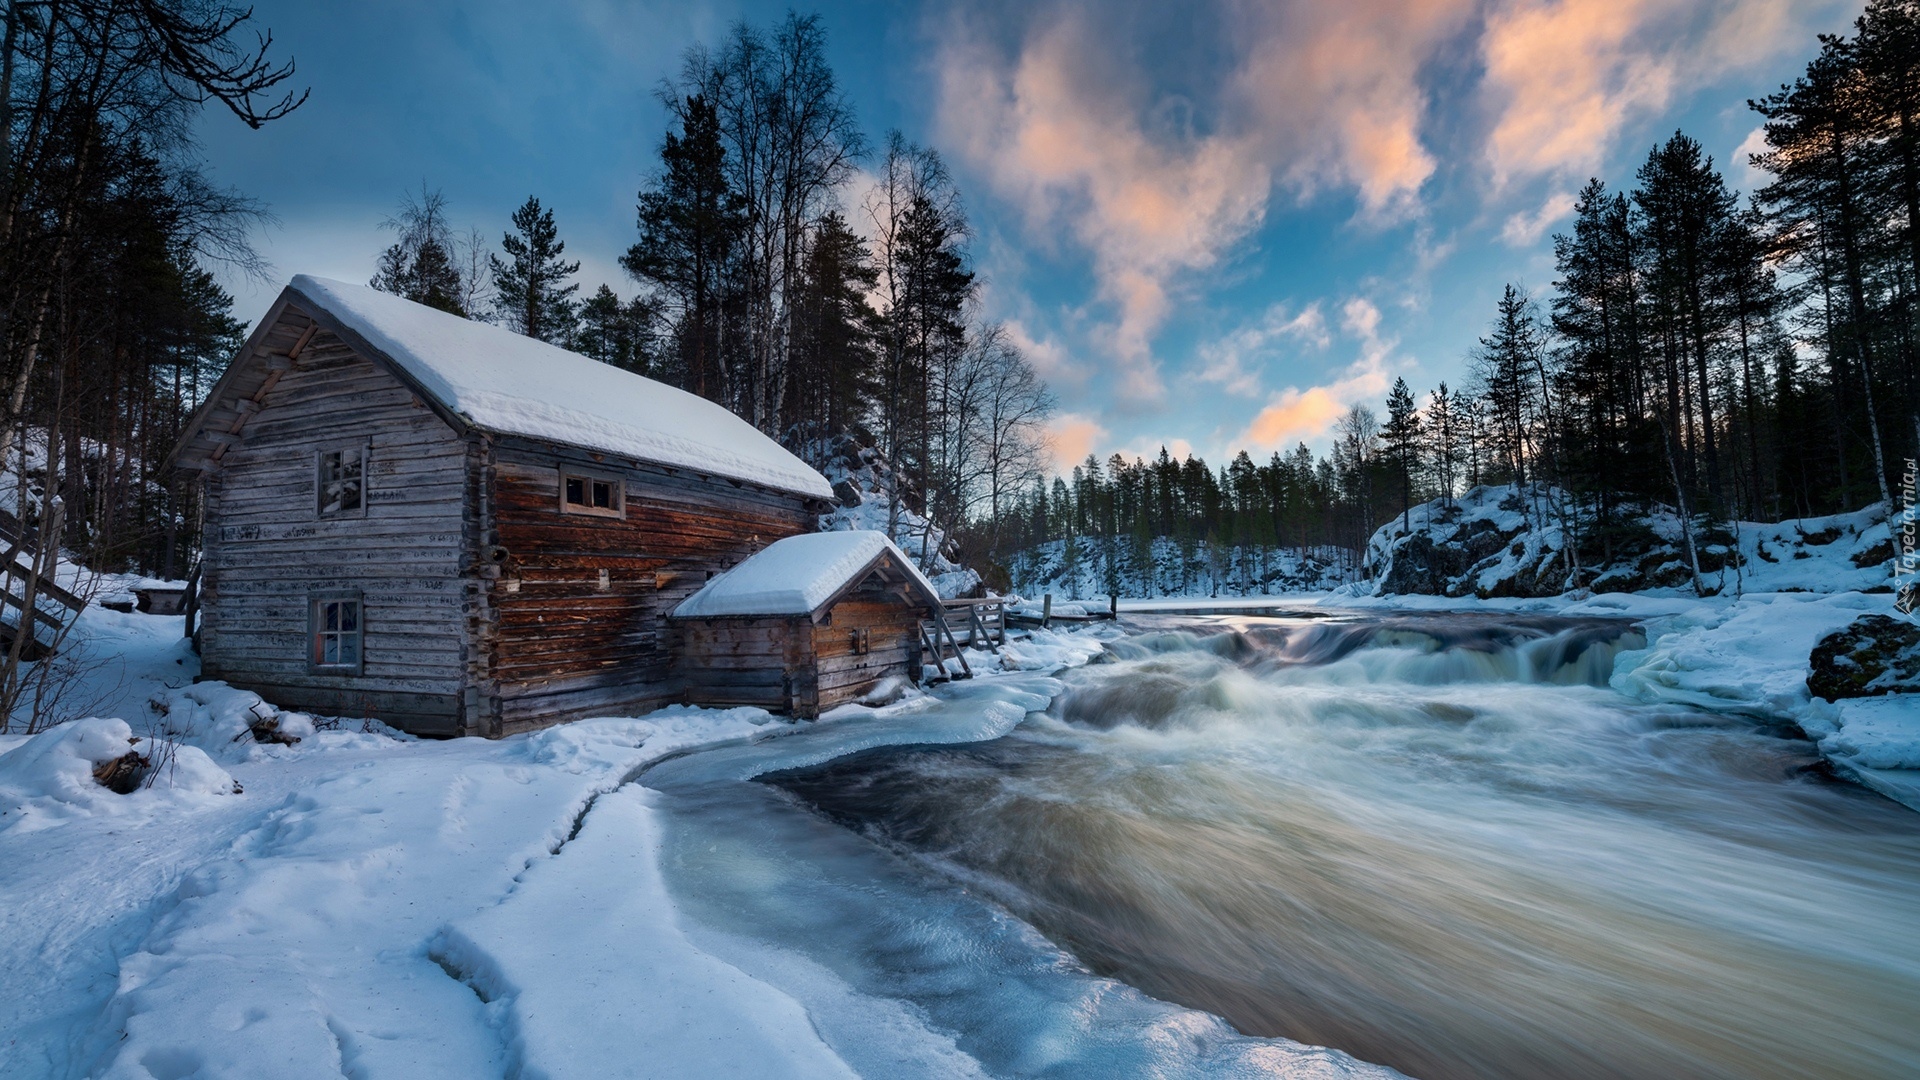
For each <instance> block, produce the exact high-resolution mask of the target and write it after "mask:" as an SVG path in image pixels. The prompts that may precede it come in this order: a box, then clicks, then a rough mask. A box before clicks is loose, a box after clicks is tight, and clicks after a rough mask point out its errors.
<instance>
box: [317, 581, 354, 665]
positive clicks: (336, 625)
mask: <svg viewBox="0 0 1920 1080" xmlns="http://www.w3.org/2000/svg"><path fill="white" fill-rule="evenodd" d="M312 626H313V633H312V646H311V652H310V653H309V655H308V663H309V665H310V666H311V667H313V668H314V669H315V670H324V671H333V672H350V673H352V674H356V675H357V674H359V672H360V660H361V649H360V643H361V634H362V628H361V627H362V624H361V612H360V600H359V598H358V597H323V598H320V599H317V600H315V601H313V612H312Z"/></svg>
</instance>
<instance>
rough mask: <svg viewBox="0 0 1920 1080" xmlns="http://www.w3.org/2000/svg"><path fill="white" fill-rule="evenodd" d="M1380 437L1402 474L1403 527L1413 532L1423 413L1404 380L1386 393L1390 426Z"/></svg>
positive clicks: (1394, 382)
mask: <svg viewBox="0 0 1920 1080" xmlns="http://www.w3.org/2000/svg"><path fill="white" fill-rule="evenodd" d="M1380 434H1381V438H1382V439H1383V440H1384V441H1385V442H1386V444H1387V453H1388V454H1389V455H1390V456H1391V457H1392V459H1393V467H1394V469H1395V471H1397V472H1398V473H1399V474H1400V527H1401V528H1403V529H1411V528H1412V527H1413V525H1412V515H1413V474H1414V472H1415V470H1417V469H1418V468H1419V460H1420V412H1419V407H1418V406H1417V405H1415V404H1414V400H1413V391H1412V390H1409V389H1408V388H1407V380H1406V379H1404V378H1398V379H1395V380H1393V389H1391V390H1389V391H1388V392H1387V424H1386V427H1384V428H1382V429H1381V432H1380Z"/></svg>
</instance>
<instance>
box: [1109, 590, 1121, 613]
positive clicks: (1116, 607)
mask: <svg viewBox="0 0 1920 1080" xmlns="http://www.w3.org/2000/svg"><path fill="white" fill-rule="evenodd" d="M1119 617H1120V594H1119V593H1114V594H1113V595H1112V596H1109V597H1107V618H1109V619H1118V618H1119Z"/></svg>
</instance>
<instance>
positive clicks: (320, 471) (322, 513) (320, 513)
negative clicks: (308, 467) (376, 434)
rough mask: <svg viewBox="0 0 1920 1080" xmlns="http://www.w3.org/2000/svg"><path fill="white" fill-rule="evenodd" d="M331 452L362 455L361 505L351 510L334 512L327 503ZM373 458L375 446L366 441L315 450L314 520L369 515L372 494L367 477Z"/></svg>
mask: <svg viewBox="0 0 1920 1080" xmlns="http://www.w3.org/2000/svg"><path fill="white" fill-rule="evenodd" d="M329 454H341V455H345V454H358V455H360V505H358V506H356V507H354V508H353V509H351V510H334V511H332V512H328V510H327V504H326V502H325V498H326V483H327V479H326V477H327V455H329ZM372 458H373V446H372V444H371V443H366V442H360V443H351V444H345V445H337V446H330V447H323V448H321V449H318V450H315V451H314V452H313V517H314V520H316V521H331V520H334V519H336V518H357V517H366V516H367V503H368V501H369V499H368V495H369V494H371V493H370V492H369V491H368V490H367V477H368V468H367V466H368V465H369V464H370V462H371V460H372Z"/></svg>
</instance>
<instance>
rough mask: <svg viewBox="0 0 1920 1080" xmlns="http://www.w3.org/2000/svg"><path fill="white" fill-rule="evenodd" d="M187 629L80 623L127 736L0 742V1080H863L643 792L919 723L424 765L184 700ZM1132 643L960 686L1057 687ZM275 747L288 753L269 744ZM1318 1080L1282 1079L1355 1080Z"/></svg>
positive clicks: (123, 621) (663, 718)
mask: <svg viewBox="0 0 1920 1080" xmlns="http://www.w3.org/2000/svg"><path fill="white" fill-rule="evenodd" d="M180 627H181V623H180V621H179V620H178V619H175V618H160V617H154V616H147V615H138V614H122V613H117V612H113V611H107V610H104V609H100V608H91V609H89V610H88V611H87V613H86V614H85V615H84V616H83V623H82V626H81V633H80V634H79V635H78V636H79V639H80V640H81V641H82V642H83V643H84V644H85V646H86V648H87V649H88V650H90V655H92V656H93V657H95V659H96V660H97V661H98V663H96V664H95V665H93V667H92V668H91V670H90V672H89V677H88V679H87V680H86V681H87V683H88V685H86V686H85V687H83V688H82V690H83V691H84V697H85V700H86V701H87V702H88V703H89V704H90V705H92V706H94V707H95V708H94V711H98V712H101V713H103V714H105V715H107V716H109V717H113V718H110V719H78V720H72V721H69V722H66V723H63V724H60V725H57V726H55V727H53V728H51V729H49V730H47V731H45V732H42V733H41V734H39V735H35V736H30V737H29V736H20V735H13V736H0V1077H36V1078H37V1077H50V1076H52V1077H65V1076H97V1077H126V1078H135V1080H181V1078H185V1077H242V1076H245V1077H258V1076H273V1077H303V1076H324V1077H338V1076H341V1075H346V1076H353V1077H409V1078H412V1077H429V1076H433V1077H441V1076H444V1077H476V1076H502V1075H513V1076H542V1077H583V1078H585V1077H607V1076H617V1075H648V1076H688V1077H693V1076H699V1077H708V1076H752V1077H755V1078H762V1077H773V1076H778V1077H788V1076H794V1077H810V1076H833V1077H840V1076H851V1075H854V1071H853V1069H851V1068H850V1067H849V1066H848V1064H847V1063H846V1061H845V1060H843V1057H842V1055H841V1054H840V1053H839V1052H836V1050H835V1049H833V1048H832V1047H830V1046H829V1045H828V1044H827V1042H825V1041H823V1037H822V1035H821V1033H820V1032H819V1031H817V1030H816V1027H815V1023H814V1021H813V1020H812V1019H811V1018H810V1016H809V1013H808V1010H807V1009H806V1008H804V1007H803V1006H802V1005H801V1004H800V1003H798V1002H797V1001H796V1000H795V999H794V998H793V997H791V996H789V995H788V994H786V993H784V992H782V991H781V990H779V989H776V988H775V987H774V986H773V985H771V984H769V983H768V982H766V981H763V980H762V979H759V978H755V977H753V976H751V975H748V974H747V973H745V972H743V971H742V970H740V969H739V968H738V967H735V966H734V965H732V964H730V963H728V962H726V961H724V960H721V959H719V958H717V957H715V956H714V955H712V954H711V953H710V952H709V951H706V950H703V949H702V948H700V947H699V946H697V945H696V944H695V943H694V942H693V941H692V940H691V939H690V937H689V935H688V933H687V932H686V928H685V927H684V925H683V920H682V919H681V917H680V915H679V914H678V912H676V910H675V908H674V905H673V902H672V901H671V899H670V898H669V896H668V893H667V890H666V887H665V886H664V884H663V883H662V878H661V871H660V867H659V865H658V859H657V854H658V846H659V843H660V837H659V830H658V825H657V822H656V814H655V807H654V800H655V798H656V795H655V793H653V792H651V791H649V790H647V789H645V788H643V787H640V786H639V785H637V784H633V783H632V782H631V781H632V780H633V779H634V778H635V777H636V775H637V774H638V773H639V772H640V771H641V770H642V769H643V768H645V767H646V766H648V765H649V764H651V763H654V762H657V761H659V760H661V759H662V758H663V757H666V756H669V755H672V754H675V753H676V752H679V751H682V750H685V749H688V748H691V747H697V746H706V745H711V744H716V743H721V742H726V741H729V740H743V741H754V740H764V739H767V738H777V737H781V736H785V735H790V734H795V733H800V732H805V733H807V734H808V735H809V736H810V737H816V736H817V735H818V734H819V733H832V732H835V731H844V734H843V735H841V736H838V737H836V739H835V741H836V742H837V743H839V744H841V745H842V748H843V749H844V748H845V747H846V746H856V745H866V744H877V743H880V742H885V741H889V740H892V739H898V738H904V737H908V732H909V731H910V727H903V726H902V722H903V720H904V719H905V718H908V717H910V716H911V715H913V714H916V713H919V714H925V713H926V712H927V711H928V710H927V706H928V705H929V704H931V703H930V702H928V701H927V700H926V698H925V696H924V695H922V694H918V693H917V692H909V693H908V694H907V696H906V697H905V698H903V699H901V700H898V701H896V702H895V703H893V704H891V705H887V706H882V707H877V708H875V707H867V706H860V705H850V706H843V707H842V708H840V709H838V710H835V711H834V712H833V713H832V714H830V715H829V716H828V717H826V718H825V719H824V720H823V721H822V722H821V723H819V724H817V725H807V726H805V727H801V726H796V725H792V724H789V723H786V722H783V721H781V720H779V719H777V718H774V717H772V716H769V715H768V714H767V713H765V712H762V711H760V710H756V709H732V710H702V709H693V708H671V709H666V710H662V711H660V712H656V713H653V714H651V715H648V716H645V717H639V718H608V719H600V720H588V721H582V722H577V723H572V724H566V725H562V726H559V727H555V728H551V729H548V730H545V731H541V732H537V733H534V734H530V735H525V736H519V737H515V738H510V739H505V740H501V741H497V742H488V741H484V740H476V739H467V740H455V741H451V742H430V741H422V740H417V739H413V738H409V737H406V736H403V735H399V734H397V733H395V732H393V731H391V730H390V729H387V728H385V727H384V726H383V725H379V724H377V723H369V722H361V721H336V722H329V721H327V720H325V719H316V718H313V717H308V716H303V715H300V714H293V713H278V712H277V711H276V710H274V709H272V708H271V707H270V706H267V705H265V704H264V703H263V702H261V701H260V700H259V698H257V697H256V696H255V695H253V694H251V693H246V692H243V691H239V690H235V689H232V688H230V687H227V686H225V685H224V684H220V683H204V684H198V685H195V684H193V683H192V682H191V676H192V672H193V658H192V656H191V654H190V653H189V652H188V651H187V650H186V648H185V645H184V642H182V641H181V640H180V638H179V632H180ZM1113 633H1116V631H1114V630H1113V629H1112V628H1111V627H1107V628H1103V629H1102V631H1101V632H1097V633H1041V634H1036V635H1034V636H1032V637H1031V638H1028V639H1025V640H1021V641H1015V642H1010V643H1008V644H1007V645H1006V646H1005V647H1004V648H1003V649H1002V650H1001V651H1000V652H999V653H997V654H995V653H991V652H985V651H979V652H974V653H971V654H970V659H971V661H972V662H973V664H974V665H975V668H976V670H980V671H983V672H1001V671H1004V672H1034V671H1048V670H1054V669H1057V668H1058V667H1060V666H1063V665H1068V664H1075V663H1083V662H1085V661H1086V660H1087V659H1088V658H1090V657H1091V656H1093V655H1095V654H1097V653H1099V652H1100V651H1101V648H1102V646H1101V642H1100V638H1101V637H1103V636H1110V635H1112V634H1113ZM1023 677H1026V678H1031V677H1032V676H1030V675H1029V676H1023ZM1001 711H1003V712H1007V715H1006V716H1005V717H1003V718H1002V719H1001V720H999V721H996V722H999V723H1001V724H1002V726H1004V725H1005V724H1007V723H1018V722H1019V720H1020V718H1021V717H1023V716H1024V715H1025V712H1024V709H1022V708H1012V709H1011V710H1010V711H1007V710H1005V709H1002V710H1001ZM991 715H995V716H997V715H998V713H993V714H991ZM266 719H270V720H272V721H273V722H274V723H275V724H276V725H277V729H278V731H279V732H280V733H281V734H284V735H287V736H291V737H297V739H298V741H297V742H294V743H291V744H278V743H262V742H259V741H257V740H256V739H255V737H254V731H253V729H252V727H250V725H251V724H254V723H256V722H258V721H261V720H266ZM989 734H991V733H983V732H978V731H970V732H969V733H965V737H969V738H978V737H987V736H988V735H989ZM913 737H915V738H921V739H924V738H928V737H930V736H928V735H926V733H924V732H922V733H919V734H917V735H914V736H913ZM129 750H137V751H140V752H142V753H145V754H147V755H149V756H150V757H151V758H152V759H153V760H154V761H155V762H156V763H159V762H165V764H164V765H158V766H157V767H156V768H155V770H154V773H155V781H156V782H155V783H154V784H153V785H152V786H150V787H145V788H142V789H140V790H137V791H135V792H133V793H132V794H128V795H116V794H113V793H111V792H109V791H107V790H106V789H104V788H102V787H100V786H98V785H97V784H95V783H93V780H92V776H91V770H92V767H93V766H94V764H96V763H97V762H100V761H106V760H110V759H112V758H115V757H118V756H120V755H122V754H125V753H127V752H128V751H129ZM843 996H845V997H847V998H848V1001H847V1002H846V1004H847V1005H848V1007H849V1008H850V1009H851V1015H854V1016H860V1015H863V1014H871V1015H874V1016H880V1015H884V1017H885V1020H884V1022H880V1021H875V1023H874V1024H873V1025H872V1026H873V1028H874V1030H873V1031H872V1032H871V1033H870V1034H868V1035H867V1036H866V1038H867V1041H868V1042H869V1043H877V1044H883V1045H880V1046H878V1047H877V1048H875V1047H871V1046H870V1047H868V1048H867V1050H866V1051H865V1052H866V1053H867V1054H868V1055H869V1057H870V1058H872V1057H877V1058H879V1059H881V1060H894V1059H897V1060H902V1061H909V1060H910V1061H918V1062H922V1063H925V1062H928V1061H945V1062H946V1063H947V1064H948V1065H950V1066H953V1068H944V1067H943V1068H940V1069H937V1070H935V1074H955V1070H956V1069H959V1066H960V1065H962V1064H965V1062H966V1059H965V1056H964V1055H961V1054H959V1053H958V1051H955V1050H953V1049H952V1043H951V1039H950V1038H949V1037H947V1036H944V1035H940V1034H937V1033H932V1032H929V1031H927V1030H925V1029H924V1028H922V1027H915V1026H914V1025H913V1024H912V1023H910V1022H909V1021H910V1020H911V1017H910V1016H908V1015H906V1014H902V1013H901V1012H900V1010H899V1009H898V1007H897V1006H894V1005H891V1004H889V1003H878V1002H876V1003H873V1005H872V1008H870V1009H868V1008H865V1007H863V1006H861V1005H860V1004H859V1003H858V1002H857V1001H855V1000H853V999H855V998H857V997H858V995H857V994H853V993H851V992H850V991H849V992H848V993H847V994H845V995H843ZM903 1016H904V1017H905V1018H904V1019H903ZM894 1044H898V1045H894ZM929 1047H931V1049H929ZM943 1047H944V1049H942V1048H943ZM889 1054H891V1055H893V1056H892V1057H891V1058H890V1057H889V1056H888V1055H889ZM943 1055H944V1056H943ZM1336 1057H1341V1056H1338V1055H1336ZM1308 1058H1309V1059H1311V1061H1313V1062H1320V1063H1321V1065H1324V1063H1325V1061H1326V1060H1330V1059H1327V1058H1326V1055H1325V1054H1323V1053H1318V1052H1316V1053H1314V1054H1309V1055H1308ZM1342 1060H1344V1058H1342ZM1321 1065H1316V1066H1314V1067H1313V1068H1304V1067H1303V1069H1302V1071H1299V1072H1297V1073H1285V1074H1283V1075H1315V1076H1344V1075H1356V1073H1354V1072H1353V1071H1351V1070H1349V1069H1347V1068H1345V1067H1341V1068H1337V1069H1329V1068H1324V1067H1321ZM1355 1068H1358V1069H1359V1070H1360V1074H1373V1073H1372V1071H1371V1070H1367V1069H1365V1068H1364V1067H1359V1066H1355ZM965 1071H966V1070H965V1069H959V1072H960V1073H964V1072H965Z"/></svg>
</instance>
